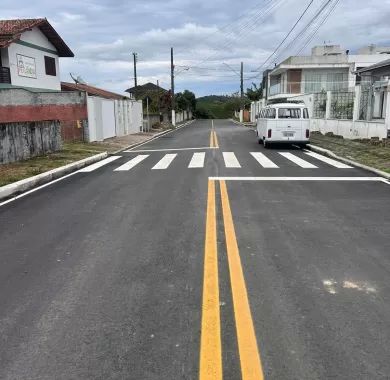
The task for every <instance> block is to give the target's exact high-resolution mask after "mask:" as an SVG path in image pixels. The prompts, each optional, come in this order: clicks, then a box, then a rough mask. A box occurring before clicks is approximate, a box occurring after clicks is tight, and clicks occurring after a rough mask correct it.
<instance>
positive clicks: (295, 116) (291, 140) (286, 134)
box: [256, 103, 310, 148]
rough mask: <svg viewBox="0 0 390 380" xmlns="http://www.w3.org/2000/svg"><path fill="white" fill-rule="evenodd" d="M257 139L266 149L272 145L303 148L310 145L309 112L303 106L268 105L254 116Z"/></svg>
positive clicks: (289, 104)
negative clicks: (284, 144) (279, 144)
mask: <svg viewBox="0 0 390 380" xmlns="http://www.w3.org/2000/svg"><path fill="white" fill-rule="evenodd" d="M256 117H257V139H258V141H259V144H264V147H265V148H268V147H269V146H270V144H272V143H287V144H294V145H299V146H305V145H306V144H309V143H310V120H309V112H308V110H307V108H306V106H305V105H304V104H295V103H279V104H272V105H269V106H267V107H265V108H263V109H262V110H260V113H259V114H258V115H256Z"/></svg>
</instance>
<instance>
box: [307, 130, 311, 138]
mask: <svg viewBox="0 0 390 380" xmlns="http://www.w3.org/2000/svg"><path fill="white" fill-rule="evenodd" d="M309 137H310V130H309V129H306V138H307V139H308V138H309Z"/></svg>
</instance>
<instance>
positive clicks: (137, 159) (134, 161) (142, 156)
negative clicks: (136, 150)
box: [114, 154, 149, 172]
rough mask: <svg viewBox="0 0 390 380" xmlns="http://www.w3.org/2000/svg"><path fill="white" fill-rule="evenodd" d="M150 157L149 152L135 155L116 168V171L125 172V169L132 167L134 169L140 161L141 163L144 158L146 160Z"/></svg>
mask: <svg viewBox="0 0 390 380" xmlns="http://www.w3.org/2000/svg"><path fill="white" fill-rule="evenodd" d="M148 157H149V155H148V154H140V155H139V156H137V157H134V158H133V159H131V160H130V161H128V162H126V163H125V164H124V165H122V166H119V168H117V169H115V170H114V171H115V172H125V171H128V170H130V169H133V168H134V166H136V165H138V164H139V163H141V162H142V161H143V160H145V159H146V158H148Z"/></svg>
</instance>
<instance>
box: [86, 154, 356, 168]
mask: <svg viewBox="0 0 390 380" xmlns="http://www.w3.org/2000/svg"><path fill="white" fill-rule="evenodd" d="M161 153H162V152H153V154H154V156H153V158H154V157H156V156H155V155H159V154H161ZM179 157H180V158H179ZM183 157H184V159H185V160H186V162H185V165H186V166H187V168H189V169H202V168H204V167H205V166H206V164H207V153H206V152H195V153H192V156H191V158H190V159H189V158H188V156H187V155H185V154H183V153H181V154H180V153H166V154H164V155H163V156H162V157H161V156H160V157H158V158H159V159H158V161H157V162H156V160H153V162H152V152H150V154H137V155H136V156H134V157H132V158H131V159H129V160H128V161H127V162H125V163H122V164H121V165H120V166H118V167H116V168H115V169H113V171H114V172H127V171H130V170H132V169H134V168H135V167H136V166H138V165H140V164H141V163H143V162H152V163H151V164H150V169H152V170H166V169H169V168H170V167H171V165H172V164H173V163H174V162H175V160H179V159H180V160H181V161H183ZM248 157H249V158H250V159H254V162H256V163H257V164H258V165H259V167H261V168H264V169H281V168H283V167H286V166H289V167H291V166H295V167H300V168H302V169H318V168H319V166H318V165H320V164H322V165H324V164H326V165H328V166H331V167H334V168H337V169H352V168H353V167H351V166H349V165H346V164H344V163H342V162H339V161H337V160H334V159H331V158H328V157H325V156H322V155H321V154H318V153H314V152H304V155H302V154H300V156H298V155H297V154H294V153H291V152H277V153H276V154H273V157H272V159H271V158H270V157H267V156H266V155H265V154H264V153H262V152H249V153H248ZM306 157H307V158H308V159H311V160H317V161H318V162H319V163H318V164H317V163H316V165H314V164H313V163H312V162H309V161H307V160H306V159H305V158H306ZM119 158H123V157H121V156H113V157H109V158H107V159H105V160H103V161H100V162H98V163H95V164H93V165H90V166H87V167H85V168H83V169H81V170H80V172H85V173H88V172H92V171H95V170H97V169H99V168H101V167H103V166H105V165H108V164H110V163H112V162H114V161H116V160H117V159H119ZM242 158H244V159H245V157H243V155H242V154H240V159H242ZM273 160H276V161H277V163H276V162H274V161H273ZM283 160H284V163H285V164H283ZM222 162H223V165H224V166H225V168H226V169H240V168H243V167H244V166H245V165H242V162H240V160H239V159H238V157H237V155H236V154H235V153H234V152H222V160H221V163H222ZM243 162H244V163H245V164H248V161H247V159H245V161H243Z"/></svg>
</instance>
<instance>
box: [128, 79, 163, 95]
mask: <svg viewBox="0 0 390 380" xmlns="http://www.w3.org/2000/svg"><path fill="white" fill-rule="evenodd" d="M149 91H152V92H153V91H160V92H167V90H165V89H164V88H162V87H157V85H155V84H154V83H151V82H149V83H146V84H143V85H142V86H137V87H131V88H128V89H127V90H126V91H125V92H129V93H131V94H137V93H140V92H141V93H144V92H149Z"/></svg>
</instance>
